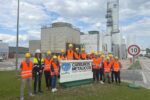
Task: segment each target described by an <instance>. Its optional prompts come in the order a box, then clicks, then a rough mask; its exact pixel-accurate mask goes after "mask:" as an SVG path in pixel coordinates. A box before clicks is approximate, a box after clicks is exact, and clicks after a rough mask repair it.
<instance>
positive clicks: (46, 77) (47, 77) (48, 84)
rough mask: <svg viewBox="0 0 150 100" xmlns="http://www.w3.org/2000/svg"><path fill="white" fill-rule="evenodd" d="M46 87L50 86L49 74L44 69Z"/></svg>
mask: <svg viewBox="0 0 150 100" xmlns="http://www.w3.org/2000/svg"><path fill="white" fill-rule="evenodd" d="M44 75H45V81H46V87H47V88H48V89H49V88H50V87H51V75H50V71H44Z"/></svg>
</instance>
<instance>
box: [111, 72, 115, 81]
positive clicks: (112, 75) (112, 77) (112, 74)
mask: <svg viewBox="0 0 150 100" xmlns="http://www.w3.org/2000/svg"><path fill="white" fill-rule="evenodd" d="M114 77H115V72H114V71H112V72H111V81H112V83H113V82H114Z"/></svg>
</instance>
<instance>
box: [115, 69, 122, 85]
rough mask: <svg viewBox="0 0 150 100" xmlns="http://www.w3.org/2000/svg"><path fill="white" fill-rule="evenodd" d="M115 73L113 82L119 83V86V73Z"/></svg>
mask: <svg viewBox="0 0 150 100" xmlns="http://www.w3.org/2000/svg"><path fill="white" fill-rule="evenodd" d="M114 73H115V81H116V83H118V82H119V84H120V83H121V80H120V71H118V72H114Z"/></svg>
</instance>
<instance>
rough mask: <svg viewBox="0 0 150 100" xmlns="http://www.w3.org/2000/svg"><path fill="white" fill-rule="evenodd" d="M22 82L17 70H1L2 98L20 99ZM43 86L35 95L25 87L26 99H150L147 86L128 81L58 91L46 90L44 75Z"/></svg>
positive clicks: (0, 97) (0, 99) (149, 91)
mask: <svg viewBox="0 0 150 100" xmlns="http://www.w3.org/2000/svg"><path fill="white" fill-rule="evenodd" d="M20 85H21V82H20V80H19V79H17V77H15V72H6V71H4V72H0V100H19V96H20ZM42 88H43V90H44V93H39V94H37V95H36V96H34V97H28V96H27V88H26V89H25V100H150V95H149V94H150V90H148V89H145V88H140V89H138V90H136V89H130V88H128V83H122V84H121V86H116V85H115V84H111V85H109V84H104V85H101V84H97V83H94V84H90V85H85V86H79V87H73V88H63V87H60V86H59V85H57V88H58V89H59V90H58V92H56V93H51V91H46V90H45V80H44V77H43V80H42Z"/></svg>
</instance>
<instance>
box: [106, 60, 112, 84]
mask: <svg viewBox="0 0 150 100" xmlns="http://www.w3.org/2000/svg"><path fill="white" fill-rule="evenodd" d="M106 59H107V60H106V61H104V82H105V80H106V78H108V83H109V84H110V83H111V82H110V75H111V65H112V64H111V62H110V58H109V57H107V58H106Z"/></svg>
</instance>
